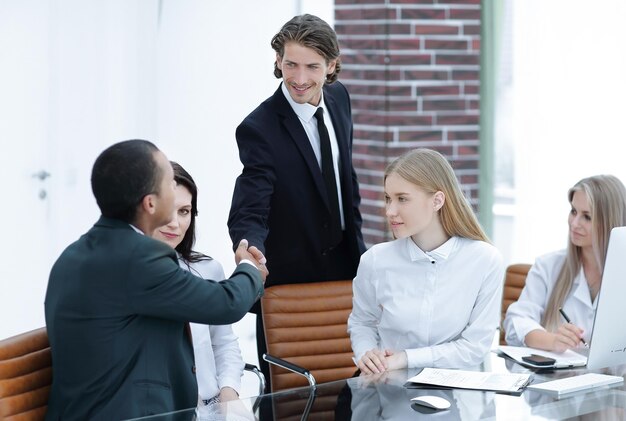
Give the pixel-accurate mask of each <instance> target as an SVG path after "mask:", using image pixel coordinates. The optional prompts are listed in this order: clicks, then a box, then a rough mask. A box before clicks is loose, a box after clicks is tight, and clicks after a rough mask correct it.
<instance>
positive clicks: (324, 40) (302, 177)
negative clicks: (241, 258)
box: [228, 15, 365, 376]
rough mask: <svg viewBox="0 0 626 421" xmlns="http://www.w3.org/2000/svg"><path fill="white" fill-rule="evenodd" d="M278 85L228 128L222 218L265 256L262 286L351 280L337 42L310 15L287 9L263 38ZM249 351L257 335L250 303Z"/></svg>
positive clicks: (346, 102)
mask: <svg viewBox="0 0 626 421" xmlns="http://www.w3.org/2000/svg"><path fill="white" fill-rule="evenodd" d="M271 45H272V48H273V49H274V51H276V62H275V63H274V75H275V76H276V77H277V78H282V83H281V84H280V86H279V87H278V89H277V90H276V92H275V93H274V95H272V96H271V97H270V98H268V99H267V100H265V101H264V102H263V103H262V104H261V105H259V106H258V107H257V108H256V109H255V110H254V111H253V112H252V113H251V114H250V115H248V116H247V117H246V118H245V120H244V121H243V122H242V123H241V124H240V125H239V127H238V128H237V131H236V137H237V145H238V147H239V156H240V159H241V162H242V163H243V167H244V168H243V172H242V173H241V175H240V176H239V177H238V178H237V182H236V184H235V191H234V193H233V200H232V205H231V209H230V215H229V218H228V227H229V230H230V236H231V239H232V240H233V243H234V244H237V243H238V242H239V241H240V240H241V239H242V238H247V239H248V241H249V242H250V244H251V245H254V246H256V247H258V248H259V249H260V250H261V251H262V252H263V253H265V256H266V257H267V262H268V263H267V266H268V269H269V272H270V274H269V276H268V279H267V286H272V285H281V284H292V283H303V282H317V281H327V280H340V279H352V278H353V277H354V275H355V274H356V269H357V266H358V263H359V258H360V256H361V253H363V251H365V245H364V243H363V237H362V235H361V214H360V212H359V203H360V201H361V199H360V196H359V185H358V181H357V177H356V173H355V171H354V168H353V166H352V116H351V107H350V97H349V95H348V92H347V90H346V88H345V87H344V86H343V85H342V84H341V83H339V82H336V80H337V74H338V73H339V72H340V70H341V63H340V59H339V44H338V41H337V35H336V34H335V32H334V31H333V29H332V28H331V27H330V26H329V25H328V24H327V23H326V22H324V21H323V20H321V19H320V18H318V17H316V16H311V15H302V16H296V17H294V18H293V19H291V20H290V21H289V22H287V23H286V24H285V25H284V26H283V27H282V29H281V30H280V31H279V32H278V33H277V34H276V35H275V36H274V38H273V39H272V42H271ZM253 311H254V312H256V313H257V314H258V316H257V350H258V352H259V362H260V365H261V368H262V369H263V371H264V372H265V375H266V376H268V371H269V369H268V367H267V364H266V363H265V361H262V359H261V355H262V354H263V353H264V352H265V338H264V335H263V325H262V319H261V316H260V306H259V305H258V304H257V305H255V307H254V308H253Z"/></svg>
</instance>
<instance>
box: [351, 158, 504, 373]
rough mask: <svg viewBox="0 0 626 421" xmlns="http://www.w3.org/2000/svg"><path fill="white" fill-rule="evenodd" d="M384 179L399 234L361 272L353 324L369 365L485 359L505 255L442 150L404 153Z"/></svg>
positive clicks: (364, 260) (373, 369) (361, 359)
mask: <svg viewBox="0 0 626 421" xmlns="http://www.w3.org/2000/svg"><path fill="white" fill-rule="evenodd" d="M384 183H385V201H386V214H387V219H388V222H389V225H390V226H391V229H392V230H393V234H394V237H395V238H396V240H394V241H391V242H388V243H382V244H378V245H375V246H373V247H372V248H371V249H369V250H368V251H367V252H365V254H363V256H361V262H360V264H359V268H358V271H357V276H356V278H355V279H354V284H353V290H354V299H353V310H352V313H351V314H350V317H349V320H348V331H349V333H350V339H351V341H352V349H353V351H354V354H355V357H356V360H357V365H358V367H359V369H360V370H361V372H362V373H364V374H371V373H380V372H383V371H386V370H393V369H398V368H405V367H450V368H454V367H465V366H472V365H477V364H479V363H480V362H482V361H483V359H484V358H485V356H486V354H487V353H488V352H489V348H490V345H491V343H492V341H493V337H494V334H495V331H496V328H497V326H498V321H499V309H500V299H501V292H502V279H503V274H504V268H503V264H502V258H501V256H500V253H499V252H498V251H497V250H496V249H495V248H494V247H493V246H492V245H491V244H489V241H488V239H487V236H486V235H485V233H484V232H483V230H482V228H481V227H480V225H479V223H478V221H477V220H476V217H475V216H474V213H473V212H472V209H471V208H470V206H469V204H468V202H467V200H466V199H465V197H463V194H462V193H461V190H460V188H459V184H458V182H457V179H456V177H455V175H454V172H453V170H452V167H451V166H450V164H449V163H448V162H447V161H446V159H445V158H444V157H443V156H442V155H441V154H439V153H438V152H435V151H433V150H429V149H416V150H413V151H411V152H409V153H407V154H405V155H403V156H401V157H400V158H398V159H397V160H395V161H394V162H392V163H391V164H390V165H389V166H388V167H387V169H386V171H385V178H384Z"/></svg>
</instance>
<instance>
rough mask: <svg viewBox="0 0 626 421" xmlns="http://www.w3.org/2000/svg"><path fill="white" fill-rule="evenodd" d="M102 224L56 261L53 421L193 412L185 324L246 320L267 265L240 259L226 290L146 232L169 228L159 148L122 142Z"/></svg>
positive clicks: (252, 253) (170, 203) (166, 174)
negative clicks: (191, 269)
mask: <svg viewBox="0 0 626 421" xmlns="http://www.w3.org/2000/svg"><path fill="white" fill-rule="evenodd" d="M91 181H92V188H93V192H94V195H95V197H96V200H97V202H98V206H99V207H100V209H101V211H102V217H101V218H100V219H99V220H98V222H96V224H95V225H94V226H93V228H91V229H90V230H89V231H88V232H87V233H86V234H84V235H83V236H82V237H80V239H78V240H77V241H76V242H75V243H73V244H71V245H70V246H69V247H68V248H67V249H66V250H65V251H64V252H63V253H62V254H61V256H60V257H59V258H58V260H57V261H56V263H55V264H54V266H53V268H52V271H51V273H50V279H49V282H48V289H47V293H46V299H45V314H46V324H47V330H48V336H49V339H50V347H51V350H52V370H53V377H52V389H51V392H50V398H49V402H48V410H47V414H46V419H47V420H61V419H62V420H119V419H126V418H135V417H140V416H146V415H151V414H158V413H163V412H169V411H174V410H180V409H185V408H190V407H195V406H196V403H197V400H198V392H197V383H196V378H195V367H194V359H193V348H192V344H191V340H190V339H191V338H190V336H189V330H188V322H197V323H204V324H227V323H233V322H236V321H238V320H239V319H241V317H243V315H244V314H245V313H246V312H247V311H248V310H249V309H250V307H251V306H252V305H253V303H254V302H255V301H256V300H257V299H258V298H259V297H260V296H261V294H262V292H263V279H264V278H265V275H266V273H267V271H266V269H265V268H264V266H263V265H262V264H261V263H260V262H259V261H260V260H263V255H262V254H261V253H260V252H259V251H258V250H257V249H255V248H253V247H251V248H250V249H249V250H248V247H247V244H246V242H245V241H242V242H241V244H240V246H239V247H238V248H237V249H236V260H237V262H241V263H240V264H239V265H238V266H237V268H236V269H235V271H234V273H233V275H232V276H231V277H230V279H229V280H226V281H224V282H216V281H214V280H204V279H202V278H198V277H196V276H194V275H192V274H191V273H190V272H188V271H186V270H183V269H181V268H180V267H179V265H178V259H177V256H176V253H175V251H174V250H173V249H172V248H171V247H169V246H168V245H166V244H164V243H162V242H160V241H157V240H154V239H152V238H150V237H149V236H146V235H144V234H150V233H152V232H153V231H154V229H155V228H157V227H159V226H162V225H164V224H166V223H168V222H169V219H170V218H171V215H172V212H173V208H174V178H173V172H172V166H171V165H170V162H169V161H168V159H167V158H166V157H165V155H164V154H163V153H162V152H161V151H159V150H158V149H157V148H156V146H154V145H153V144H152V143H150V142H147V141H142V140H131V141H126V142H120V143H118V144H115V145H113V146H111V147H110V148H108V149H107V150H105V151H104V152H103V153H102V154H101V155H100V156H99V157H98V159H97V160H96V163H95V164H94V167H93V172H92V179H91Z"/></svg>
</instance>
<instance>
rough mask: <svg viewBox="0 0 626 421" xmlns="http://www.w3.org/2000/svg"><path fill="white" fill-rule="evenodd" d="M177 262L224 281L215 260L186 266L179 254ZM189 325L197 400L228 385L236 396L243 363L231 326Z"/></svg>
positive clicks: (187, 268) (198, 272) (204, 276)
mask: <svg viewBox="0 0 626 421" xmlns="http://www.w3.org/2000/svg"><path fill="white" fill-rule="evenodd" d="M178 262H179V264H180V266H181V267H182V268H183V269H186V270H189V271H190V272H191V273H193V274H194V275H196V276H200V277H202V278H204V279H212V280H216V281H217V280H222V279H224V269H222V265H221V264H220V263H219V262H218V261H217V260H214V259H211V260H201V261H199V262H196V263H189V264H188V263H187V262H186V261H185V260H183V259H182V258H181V257H180V255H179V258H178ZM189 326H190V327H191V336H192V338H193V352H194V355H195V360H196V378H197V380H198V395H199V397H200V399H201V400H202V399H211V398H213V397H215V396H216V395H218V394H219V393H220V389H222V388H223V387H227V386H228V387H232V388H233V389H235V390H236V391H237V393H239V391H240V389H241V376H242V375H243V367H244V365H245V364H244V362H243V359H242V357H241V350H240V349H239V342H238V338H237V335H235V333H234V332H233V328H232V326H231V325H215V326H213V325H203V324H197V323H189Z"/></svg>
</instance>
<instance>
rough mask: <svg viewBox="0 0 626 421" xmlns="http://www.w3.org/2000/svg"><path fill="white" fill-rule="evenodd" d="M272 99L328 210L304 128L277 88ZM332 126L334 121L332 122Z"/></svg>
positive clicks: (319, 171) (317, 166) (323, 188)
mask: <svg viewBox="0 0 626 421" xmlns="http://www.w3.org/2000/svg"><path fill="white" fill-rule="evenodd" d="M274 99H275V101H276V109H277V111H278V113H279V114H280V115H281V116H282V119H283V124H284V125H285V128H286V129H287V132H288V133H289V135H290V137H291V140H293V142H294V143H295V144H296V146H297V147H298V150H299V151H300V154H301V155H302V158H303V159H304V162H306V165H307V167H308V168H309V171H310V173H311V176H312V177H313V181H314V183H315V186H316V187H317V190H318V191H319V192H320V196H321V197H322V200H324V203H325V204H326V208H328V209H330V204H329V203H328V197H327V195H326V187H325V186H324V179H323V178H322V170H321V169H320V167H319V164H318V163H317V158H316V157H315V153H314V152H313V148H312V147H311V142H310V141H309V138H308V136H307V135H306V132H305V131H304V128H303V127H302V123H300V120H299V119H298V116H297V115H296V113H295V112H294V111H293V109H292V108H291V105H289V102H288V101H287V99H286V98H285V96H284V95H283V92H282V90H281V88H280V86H279V87H278V90H277V91H276V92H275V93H274ZM333 124H334V121H333Z"/></svg>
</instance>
